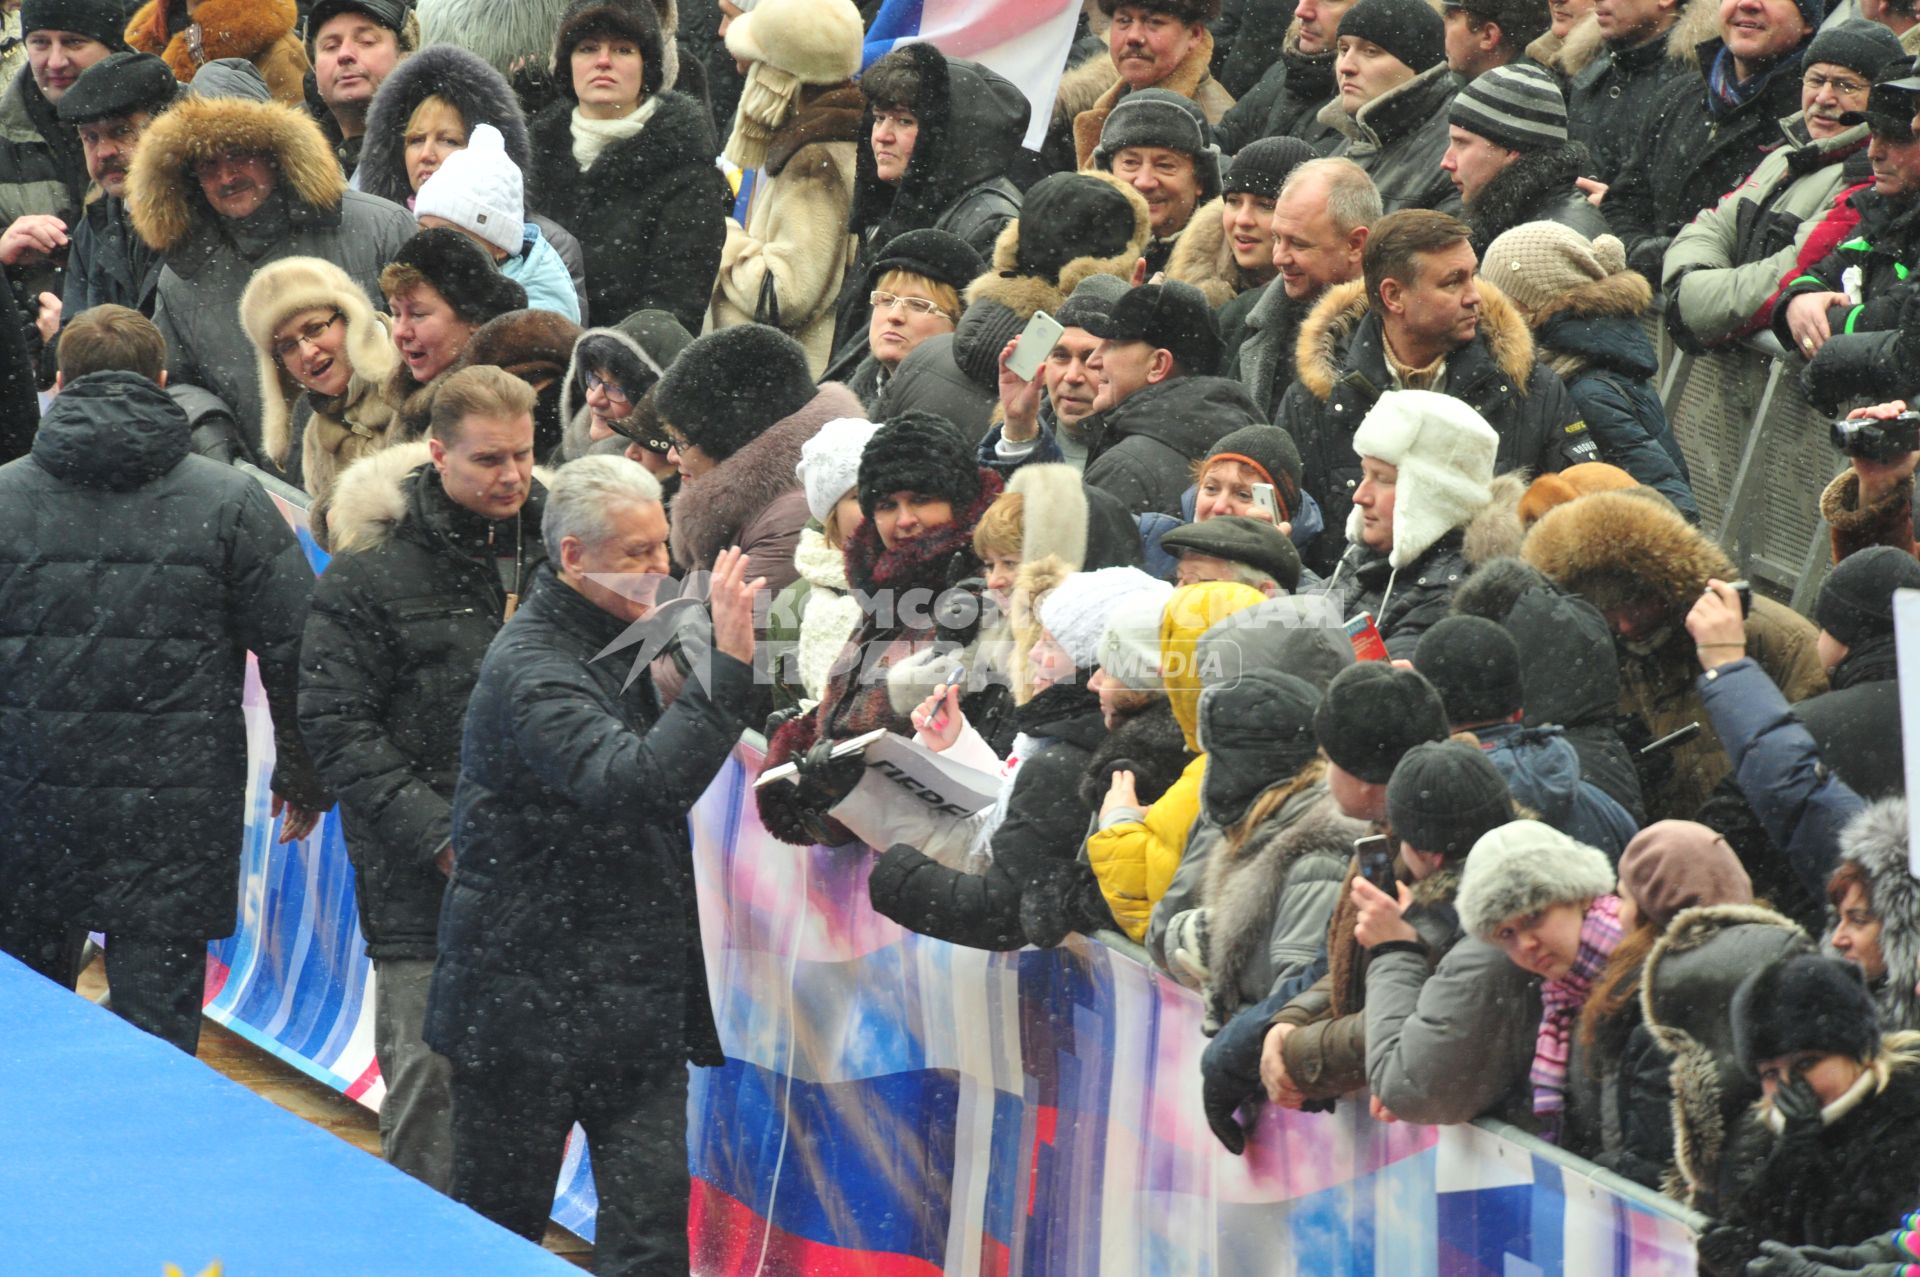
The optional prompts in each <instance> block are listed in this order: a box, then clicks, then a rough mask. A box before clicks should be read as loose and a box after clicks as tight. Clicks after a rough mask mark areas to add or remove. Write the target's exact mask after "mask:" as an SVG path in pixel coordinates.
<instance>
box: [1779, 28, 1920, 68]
mask: <svg viewBox="0 0 1920 1277" xmlns="http://www.w3.org/2000/svg"><path fill="white" fill-rule="evenodd" d="M1906 58H1907V53H1906V50H1905V49H1902V48H1901V47H1900V37H1899V36H1897V35H1895V34H1894V33H1893V32H1892V31H1891V30H1889V29H1888V28H1887V27H1886V26H1885V25H1884V24H1882V23H1879V22H1869V21H1867V20H1866V19H1865V18H1849V19H1847V20H1846V21H1845V22H1836V23H1834V24H1833V25H1831V26H1827V27H1822V28H1821V29H1820V33H1819V34H1818V35H1816V36H1814V37H1813V43H1812V44H1810V45H1808V46H1807V52H1806V56H1804V57H1802V58H1801V59H1800V65H1801V66H1808V67H1810V66H1812V65H1813V64H1814V63H1816V62H1830V63H1832V64H1833V65H1834V66H1837V67H1845V68H1846V69H1847V70H1849V71H1854V72H1857V73H1859V75H1860V76H1861V77H1863V78H1864V79H1866V80H1868V81H1873V80H1877V79H1879V78H1880V75H1881V73H1882V72H1884V71H1889V70H1892V69H1894V66H1895V64H1896V63H1904V62H1905V61H1906ZM1900 69H1901V70H1905V67H1904V66H1901V68H1900Z"/></svg>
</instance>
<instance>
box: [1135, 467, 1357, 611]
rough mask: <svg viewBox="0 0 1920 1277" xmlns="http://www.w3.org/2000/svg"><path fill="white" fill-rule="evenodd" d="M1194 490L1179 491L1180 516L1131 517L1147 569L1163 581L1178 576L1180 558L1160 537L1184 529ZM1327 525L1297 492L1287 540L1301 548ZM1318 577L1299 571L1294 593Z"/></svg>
mask: <svg viewBox="0 0 1920 1277" xmlns="http://www.w3.org/2000/svg"><path fill="white" fill-rule="evenodd" d="M1197 492H1198V488H1197V486H1195V485H1192V484H1189V485H1188V486H1187V490H1186V491H1185V492H1183V493H1181V494H1180V517H1179V518H1177V519H1176V518H1174V517H1173V516H1172V515H1170V514H1161V513H1159V512H1157V511H1149V512H1147V513H1146V514H1137V515H1135V516H1134V519H1135V521H1136V522H1138V523H1139V524H1140V545H1141V549H1142V552H1143V553H1144V554H1145V556H1146V562H1145V565H1144V566H1145V567H1146V569H1147V571H1149V572H1151V573H1152V574H1153V575H1155V576H1157V577H1159V578H1160V579H1161V580H1163V581H1171V580H1173V579H1174V577H1176V576H1178V575H1179V573H1180V560H1179V558H1178V557H1177V556H1175V555H1172V554H1169V553H1168V552H1167V551H1165V550H1163V549H1161V548H1160V538H1161V537H1163V536H1165V535H1167V533H1169V532H1171V531H1173V530H1174V529H1175V528H1184V527H1186V526H1187V525H1188V524H1189V523H1192V522H1193V505H1194V499H1195V496H1196V494H1197ZM1326 526H1327V524H1326V520H1324V519H1322V518H1321V517H1320V503H1319V502H1318V501H1315V500H1314V499H1313V498H1312V497H1311V496H1309V495H1308V494H1307V493H1306V492H1305V491H1304V490H1303V491H1302V492H1301V493H1300V512H1299V513H1298V514H1297V515H1295V516H1294V520H1293V532H1292V533H1291V535H1290V536H1289V537H1288V540H1290V541H1292V542H1293V544H1294V546H1295V547H1296V548H1300V549H1304V548H1305V547H1306V546H1307V545H1308V544H1309V543H1310V542H1311V541H1312V540H1313V539H1314V538H1315V537H1317V536H1319V535H1320V533H1321V531H1322V530H1323V529H1324V528H1325V527H1326ZM1319 579H1320V578H1319V577H1317V576H1315V575H1314V574H1313V573H1311V572H1306V571H1303V572H1301V574H1300V588H1299V589H1298V590H1296V591H1294V593H1296V594H1300V593H1305V592H1306V591H1307V589H1308V585H1309V583H1310V582H1315V581H1318V580H1319Z"/></svg>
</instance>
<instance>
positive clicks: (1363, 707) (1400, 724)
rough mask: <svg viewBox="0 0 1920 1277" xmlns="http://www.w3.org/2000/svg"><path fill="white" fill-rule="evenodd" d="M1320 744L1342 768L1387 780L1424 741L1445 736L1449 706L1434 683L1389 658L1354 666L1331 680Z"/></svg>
mask: <svg viewBox="0 0 1920 1277" xmlns="http://www.w3.org/2000/svg"><path fill="white" fill-rule="evenodd" d="M1313 734H1314V736H1315V738H1317V739H1318V740H1319V742H1320V748H1321V749H1322V750H1323V751H1325V753H1326V755H1327V757H1328V759H1330V760H1331V761H1332V762H1333V763H1334V764H1335V765H1336V766H1338V767H1339V768H1340V770H1342V771H1344V772H1347V773H1349V774H1350V775H1352V776H1354V777H1355V778H1357V779H1359V780H1362V781H1365V782H1366V783H1368V784H1370V785H1384V784H1386V783H1387V781H1388V779H1389V778H1391V777H1392V775H1393V769H1394V768H1395V767H1397V766H1399V765H1400V759H1401V758H1402V757H1403V756H1405V754H1406V752H1407V751H1408V750H1410V749H1412V748H1413V747H1414V746H1415V745H1418V744H1420V743H1421V742H1422V741H1430V740H1445V739H1446V737H1447V711H1446V709H1445V708H1444V707H1443V706H1442V705H1441V704H1440V694H1439V693H1438V692H1436V691H1434V690H1433V684H1431V683H1429V682H1427V680H1426V679H1425V678H1423V677H1422V676H1421V675H1419V674H1418V673H1416V672H1415V671H1413V670H1403V669H1399V668H1397V667H1395V666H1393V665H1390V664H1388V663H1387V662H1386V661H1361V662H1360V663H1359V664H1358V665H1349V666H1348V667H1347V668H1346V669H1344V670H1341V671H1340V672H1339V673H1338V674H1337V675H1335V676H1334V680H1333V682H1331V683H1329V684H1328V685H1327V698H1326V699H1325V700H1323V701H1321V702H1320V709H1319V711H1318V712H1317V713H1315V714H1314V716H1313Z"/></svg>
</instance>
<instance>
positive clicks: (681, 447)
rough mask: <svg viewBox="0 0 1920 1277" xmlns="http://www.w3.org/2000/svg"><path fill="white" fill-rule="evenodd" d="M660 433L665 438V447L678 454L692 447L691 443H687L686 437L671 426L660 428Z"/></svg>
mask: <svg viewBox="0 0 1920 1277" xmlns="http://www.w3.org/2000/svg"><path fill="white" fill-rule="evenodd" d="M660 433H661V434H663V435H665V436H666V437H667V446H668V447H670V448H673V449H674V450H676V451H678V452H685V451H686V450H687V449H689V448H691V447H693V445H692V444H691V443H688V442H687V437H686V436H685V435H683V434H681V433H680V432H679V431H678V430H675V429H674V428H673V427H672V426H664V427H662V428H661V431H660Z"/></svg>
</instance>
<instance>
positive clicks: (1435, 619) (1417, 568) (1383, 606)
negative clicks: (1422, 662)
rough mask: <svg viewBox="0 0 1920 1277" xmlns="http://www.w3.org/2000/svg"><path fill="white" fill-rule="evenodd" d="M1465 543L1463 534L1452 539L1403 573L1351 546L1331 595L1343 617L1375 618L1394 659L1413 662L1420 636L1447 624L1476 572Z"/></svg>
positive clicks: (1442, 540) (1452, 535) (1330, 586)
mask: <svg viewBox="0 0 1920 1277" xmlns="http://www.w3.org/2000/svg"><path fill="white" fill-rule="evenodd" d="M1463 539H1464V538H1463V536H1462V534H1461V533H1460V532H1458V531H1454V532H1449V533H1447V535H1445V536H1443V537H1441V538H1440V539H1439V540H1438V541H1436V542H1434V543H1433V545H1432V546H1431V547H1429V548H1428V550H1427V552H1426V553H1425V554H1422V555H1421V556H1420V557H1419V558H1417V559H1415V560H1414V561H1413V562H1411V563H1409V564H1407V566H1406V567H1404V568H1401V569H1400V570H1399V571H1398V572H1395V571H1394V569H1393V565H1392V564H1391V563H1389V562H1388V561H1387V556H1386V555H1384V554H1381V553H1380V552H1379V551H1378V550H1372V549H1369V548H1368V547H1366V546H1364V545H1349V546H1347V552H1346V553H1345V554H1344V555H1342V556H1341V559H1340V563H1339V566H1338V567H1337V568H1335V569H1334V575H1333V578H1332V579H1331V580H1330V581H1328V583H1327V589H1328V591H1329V592H1330V593H1333V594H1335V595H1336V596H1337V597H1340V598H1342V599H1343V602H1342V603H1341V605H1340V608H1341V613H1342V614H1343V615H1345V616H1354V615H1357V614H1358V613H1361V612H1369V613H1372V615H1373V623H1374V624H1375V625H1376V626H1378V627H1379V630H1380V637H1381V638H1383V639H1385V640H1386V641H1387V655H1388V656H1391V657H1394V658H1396V659H1401V660H1412V659H1413V649H1414V648H1415V647H1417V646H1419V643H1420V636H1421V635H1422V634H1425V633H1426V632H1427V631H1428V630H1429V629H1432V628H1433V626H1434V625H1436V624H1437V623H1439V622H1440V621H1443V620H1445V619H1446V616H1447V612H1448V608H1449V605H1450V604H1451V603H1452V602H1453V592H1454V590H1456V589H1457V588H1459V585H1460V582H1461V581H1463V580H1465V579H1466V577H1467V574H1468V573H1469V572H1471V571H1472V570H1473V569H1472V567H1471V565H1469V564H1468V562H1467V559H1466V555H1465V554H1464V553H1462V551H1461V548H1460V547H1461V542H1462V541H1463Z"/></svg>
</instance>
